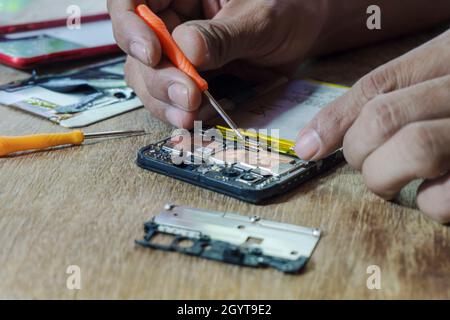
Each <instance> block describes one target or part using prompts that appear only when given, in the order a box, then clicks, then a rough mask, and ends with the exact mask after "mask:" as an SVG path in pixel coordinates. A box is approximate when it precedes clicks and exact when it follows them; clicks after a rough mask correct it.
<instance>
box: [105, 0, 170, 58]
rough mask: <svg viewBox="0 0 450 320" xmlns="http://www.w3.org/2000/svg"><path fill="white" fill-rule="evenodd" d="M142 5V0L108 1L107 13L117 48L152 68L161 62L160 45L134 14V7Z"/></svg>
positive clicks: (151, 32)
mask: <svg viewBox="0 0 450 320" xmlns="http://www.w3.org/2000/svg"><path fill="white" fill-rule="evenodd" d="M144 3H146V1H144V0H108V11H109V14H110V16H111V20H112V24H113V30H114V37H115V38H116V41H117V44H118V45H119V47H120V48H121V49H122V50H123V51H125V52H126V53H127V54H128V55H130V56H132V57H134V58H135V59H137V60H139V61H140V62H141V63H143V64H145V65H147V66H149V67H154V66H156V65H157V64H158V63H159V61H160V60H161V45H160V43H159V40H158V38H157V36H156V35H155V34H154V33H153V31H152V30H151V29H150V28H149V27H148V26H147V25H146V24H145V22H144V21H142V19H141V18H139V16H138V15H136V13H135V12H134V10H135V7H136V6H138V5H140V4H144Z"/></svg>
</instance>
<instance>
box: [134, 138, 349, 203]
mask: <svg viewBox="0 0 450 320" xmlns="http://www.w3.org/2000/svg"><path fill="white" fill-rule="evenodd" d="M193 135H194V134H192V136H191V139H189V138H188V139H186V138H184V139H178V138H176V137H175V138H174V137H170V138H167V139H164V140H162V141H159V142H156V143H154V144H151V145H149V146H147V147H145V148H143V149H141V150H140V151H139V154H138V160H137V163H138V165H139V166H140V167H142V168H144V169H148V170H151V171H154V172H158V173H161V174H164V175H166V176H170V177H173V178H176V179H179V180H182V181H185V182H189V183H191V184H194V185H197V186H200V187H203V188H206V189H209V190H213V191H216V192H219V193H222V194H225V195H228V196H231V197H234V198H237V199H240V200H243V201H245V202H250V203H261V202H263V201H265V200H267V199H270V198H272V197H274V196H276V195H279V194H285V193H286V192H288V191H289V190H292V189H293V188H295V187H297V186H298V185H300V184H301V183H303V182H305V181H306V180H308V179H310V178H312V177H314V176H316V175H318V174H320V173H322V172H324V171H326V170H328V169H330V168H332V167H334V166H336V165H337V164H338V163H339V162H341V160H342V159H343V155H342V152H341V151H337V152H335V153H333V154H332V155H330V156H329V157H328V158H326V159H324V160H321V161H319V162H306V161H303V160H300V159H299V158H297V157H295V156H292V155H290V154H288V153H281V152H278V151H276V150H269V149H267V148H263V147H255V146H254V144H241V143H238V142H237V141H235V140H227V139H224V140H223V141H222V140H220V141H216V140H212V141H211V139H203V138H205V132H202V134H201V139H195V138H194V137H193Z"/></svg>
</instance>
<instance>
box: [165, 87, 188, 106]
mask: <svg viewBox="0 0 450 320" xmlns="http://www.w3.org/2000/svg"><path fill="white" fill-rule="evenodd" d="M168 94H169V98H170V100H171V101H172V102H173V103H175V104H176V105H178V106H180V107H183V108H186V109H188V108H189V91H188V89H187V88H186V87H185V86H184V85H182V84H179V83H174V84H172V85H171V86H170V87H169V91H168Z"/></svg>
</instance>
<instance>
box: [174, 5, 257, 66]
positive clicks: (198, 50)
mask: <svg viewBox="0 0 450 320" xmlns="http://www.w3.org/2000/svg"><path fill="white" fill-rule="evenodd" d="M228 13H230V14H228ZM231 13H233V14H231ZM249 14H252V13H251V12H249ZM247 15H248V14H246V12H242V11H241V13H240V14H239V15H236V14H235V12H234V10H230V9H228V8H223V9H222V11H221V12H220V14H218V15H217V16H216V18H214V19H211V20H194V21H189V22H186V23H184V24H182V25H179V26H178V27H177V28H176V29H175V30H174V32H173V37H174V39H175V41H176V42H177V43H178V45H179V46H180V48H181V50H182V51H183V52H184V53H185V55H186V56H187V57H188V59H189V60H190V61H191V62H192V63H193V64H194V65H195V66H196V67H197V68H199V69H200V70H211V69H218V68H220V67H222V66H224V65H225V64H227V63H229V62H231V61H233V60H236V59H242V58H246V57H249V56H251V55H254V54H253V52H252V51H255V50H256V48H255V46H254V44H255V41H254V38H255V37H258V36H259V35H258V34H257V32H252V30H251V28H252V26H251V25H250V24H249V23H248V21H246V20H247V19H245V18H243V17H245V16H247Z"/></svg>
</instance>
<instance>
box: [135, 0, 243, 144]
mask: <svg viewBox="0 0 450 320" xmlns="http://www.w3.org/2000/svg"><path fill="white" fill-rule="evenodd" d="M136 12H137V14H138V15H139V16H140V17H141V18H142V19H143V20H144V21H145V22H146V23H147V25H148V26H149V27H150V28H152V30H153V31H154V32H155V34H156V36H157V37H158V39H159V41H160V43H161V48H162V50H163V52H164V54H165V55H167V57H168V58H169V59H170V61H171V62H172V63H173V64H174V65H175V67H177V68H178V69H180V70H181V71H183V72H184V73H185V74H186V75H188V76H189V77H190V78H191V79H192V80H193V81H194V82H195V84H196V85H197V87H198V88H199V89H200V91H202V92H203V93H204V94H205V96H206V97H207V98H208V100H209V102H210V103H211V105H212V106H213V107H214V109H215V110H216V111H217V112H218V113H219V115H220V116H221V117H222V118H223V119H224V120H225V122H226V123H227V124H228V126H230V128H231V129H232V130H233V131H234V133H235V134H236V136H237V137H239V138H240V139H241V140H242V141H245V138H244V137H243V136H242V134H241V133H240V132H239V129H238V128H237V126H236V124H235V123H234V122H233V120H231V118H230V117H229V116H228V114H227V113H226V112H225V111H224V110H223V109H222V107H221V106H220V105H219V103H218V102H217V101H216V100H215V99H214V98H213V96H212V95H211V94H210V93H209V91H208V82H206V80H205V79H203V78H202V77H201V76H200V75H199V74H198V72H197V70H196V69H195V67H194V66H193V65H192V63H191V62H190V61H189V59H188V58H187V57H186V56H185V55H184V53H183V52H182V51H181V49H180V47H178V45H177V43H176V42H175V40H174V39H173V38H172V35H171V34H170V32H169V30H168V29H167V27H166V25H165V24H164V22H163V21H162V20H161V19H160V18H159V17H158V16H157V15H156V14H154V13H153V12H152V11H151V10H150V8H148V7H147V6H146V5H140V6H138V7H137V9H136Z"/></svg>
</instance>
